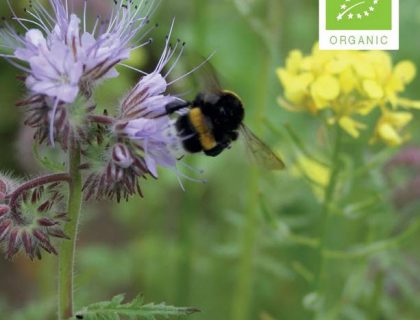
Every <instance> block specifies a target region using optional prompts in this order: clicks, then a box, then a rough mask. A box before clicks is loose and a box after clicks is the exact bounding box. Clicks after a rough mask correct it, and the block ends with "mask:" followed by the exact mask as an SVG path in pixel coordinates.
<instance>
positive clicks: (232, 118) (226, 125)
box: [205, 91, 244, 131]
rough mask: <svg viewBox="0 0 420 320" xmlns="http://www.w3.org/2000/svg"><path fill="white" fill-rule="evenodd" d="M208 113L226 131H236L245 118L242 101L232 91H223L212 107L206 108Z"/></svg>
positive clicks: (215, 123)
mask: <svg viewBox="0 0 420 320" xmlns="http://www.w3.org/2000/svg"><path fill="white" fill-rule="evenodd" d="M206 109H207V110H206V112H205V113H206V115H207V116H209V117H210V119H211V120H212V122H213V124H214V125H215V126H216V127H218V128H220V129H223V130H224V131H235V130H237V129H238V128H239V126H240V124H241V123H242V121H243V119H244V108H243V105H242V101H241V100H240V99H239V97H238V96H237V95H235V94H234V93H231V92H228V91H226V92H223V93H221V94H220V96H219V97H218V99H217V100H216V101H214V104H213V106H212V107H210V108H206Z"/></svg>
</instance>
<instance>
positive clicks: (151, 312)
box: [69, 294, 199, 320]
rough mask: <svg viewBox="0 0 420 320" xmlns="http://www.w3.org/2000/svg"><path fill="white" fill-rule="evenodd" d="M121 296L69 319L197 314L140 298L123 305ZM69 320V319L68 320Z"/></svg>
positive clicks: (149, 318)
mask: <svg viewBox="0 0 420 320" xmlns="http://www.w3.org/2000/svg"><path fill="white" fill-rule="evenodd" d="M124 298H125V296H124V295H123V294H120V295H117V296H115V297H113V298H112V299H111V300H110V301H102V302H98V303H94V304H91V305H90V306H87V307H84V308H83V309H82V310H81V311H79V312H77V313H76V316H75V317H73V318H71V319H72V320H74V319H83V320H120V319H130V320H141V319H145V320H157V319H162V318H163V319H169V318H170V317H180V316H188V315H190V314H193V313H196V312H199V310H198V309H196V308H191V307H173V306H168V305H166V304H165V303H160V304H154V303H148V304H145V303H144V299H143V297H142V296H140V295H139V296H137V297H135V298H134V299H133V300H132V301H131V302H127V303H124ZM69 320H70V319H69Z"/></svg>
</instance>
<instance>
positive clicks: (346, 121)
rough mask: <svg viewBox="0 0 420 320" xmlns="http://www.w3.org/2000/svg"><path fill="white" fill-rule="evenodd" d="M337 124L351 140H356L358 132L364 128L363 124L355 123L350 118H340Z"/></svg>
mask: <svg viewBox="0 0 420 320" xmlns="http://www.w3.org/2000/svg"><path fill="white" fill-rule="evenodd" d="M338 123H339V124H340V127H341V128H343V129H344V130H345V131H346V132H347V133H348V134H350V135H351V136H352V137H353V138H358V137H359V136H360V132H359V130H360V129H364V128H366V125H365V124H363V123H361V122H358V121H355V120H353V119H352V118H350V117H341V118H340V120H339V121H338Z"/></svg>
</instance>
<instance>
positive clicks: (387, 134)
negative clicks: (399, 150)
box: [378, 123, 402, 146]
mask: <svg viewBox="0 0 420 320" xmlns="http://www.w3.org/2000/svg"><path fill="white" fill-rule="evenodd" d="M378 135H379V137H380V138H381V139H382V140H383V141H385V142H386V143H387V144H389V145H391V146H396V145H399V144H401V143H402V138H401V137H400V135H399V134H398V132H397V130H395V128H394V127H393V126H392V125H391V124H389V123H383V124H381V125H380V126H379V128H378Z"/></svg>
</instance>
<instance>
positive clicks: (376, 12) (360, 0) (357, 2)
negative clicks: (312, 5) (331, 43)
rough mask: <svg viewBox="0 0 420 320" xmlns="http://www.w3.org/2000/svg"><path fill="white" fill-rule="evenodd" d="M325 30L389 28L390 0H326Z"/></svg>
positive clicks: (390, 16) (390, 21) (390, 23)
mask: <svg viewBox="0 0 420 320" xmlns="http://www.w3.org/2000/svg"><path fill="white" fill-rule="evenodd" d="M326 10H327V30H391V28H392V1H391V0H327V6H326Z"/></svg>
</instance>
